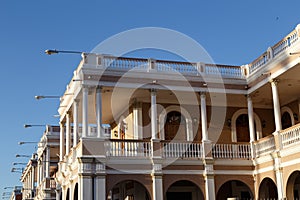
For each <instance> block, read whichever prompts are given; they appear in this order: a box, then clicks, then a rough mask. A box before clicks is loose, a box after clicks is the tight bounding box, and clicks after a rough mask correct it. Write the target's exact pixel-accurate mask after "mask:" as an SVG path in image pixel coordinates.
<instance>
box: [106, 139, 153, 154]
mask: <svg viewBox="0 0 300 200" xmlns="http://www.w3.org/2000/svg"><path fill="white" fill-rule="evenodd" d="M151 155H152V150H151V143H150V142H149V141H141V140H109V141H107V142H106V156H111V157H115V156H118V157H151Z"/></svg>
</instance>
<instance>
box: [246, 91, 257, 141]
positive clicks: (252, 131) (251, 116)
mask: <svg viewBox="0 0 300 200" xmlns="http://www.w3.org/2000/svg"><path fill="white" fill-rule="evenodd" d="M247 102H248V120H249V132H250V143H251V142H254V140H255V138H256V137H255V128H254V114H253V104H252V99H251V96H250V95H248V97H247Z"/></svg>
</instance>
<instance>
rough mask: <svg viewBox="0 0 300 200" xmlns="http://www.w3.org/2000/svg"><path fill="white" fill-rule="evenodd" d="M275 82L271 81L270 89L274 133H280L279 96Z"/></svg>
mask: <svg viewBox="0 0 300 200" xmlns="http://www.w3.org/2000/svg"><path fill="white" fill-rule="evenodd" d="M277 84H278V81H277V80H272V81H271V87H272V95H273V106H274V118H275V127H276V131H280V130H281V129H282V127H281V114H280V103H279V95H278V90H277Z"/></svg>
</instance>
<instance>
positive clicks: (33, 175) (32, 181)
mask: <svg viewBox="0 0 300 200" xmlns="http://www.w3.org/2000/svg"><path fill="white" fill-rule="evenodd" d="M31 175H32V176H31V186H30V187H31V188H32V189H34V180H35V176H36V175H35V167H34V166H32V168H31Z"/></svg>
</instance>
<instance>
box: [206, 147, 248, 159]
mask: <svg viewBox="0 0 300 200" xmlns="http://www.w3.org/2000/svg"><path fill="white" fill-rule="evenodd" d="M212 155H213V158H221V159H250V158H251V147H250V144H214V145H213V149H212Z"/></svg>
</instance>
